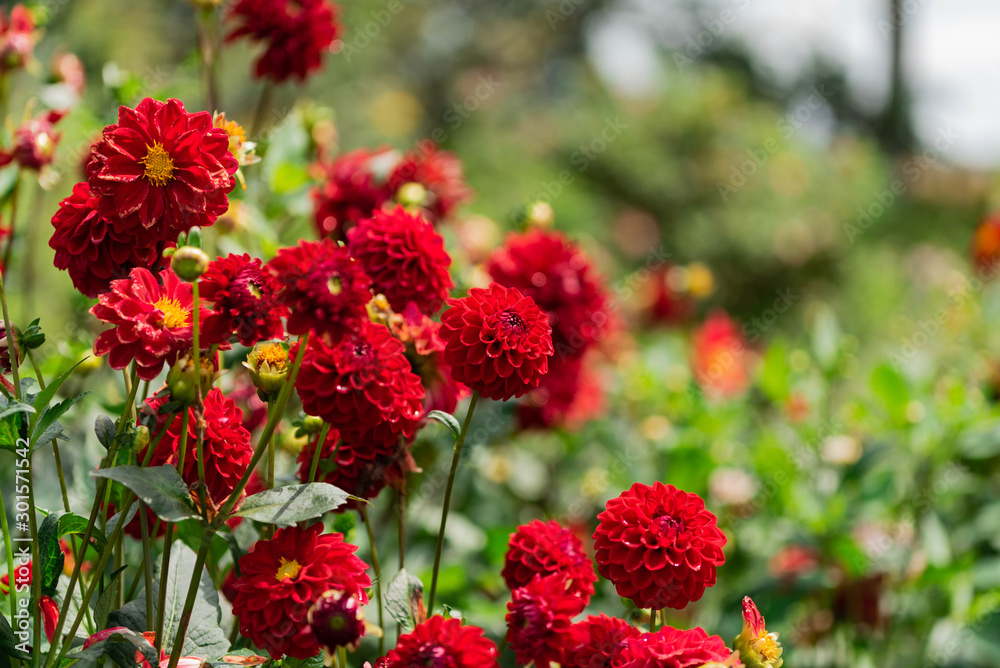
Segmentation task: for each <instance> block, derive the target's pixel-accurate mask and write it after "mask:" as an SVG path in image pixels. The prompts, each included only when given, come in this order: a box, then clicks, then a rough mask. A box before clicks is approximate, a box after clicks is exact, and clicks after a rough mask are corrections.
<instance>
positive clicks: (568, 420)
mask: <svg viewBox="0 0 1000 668" xmlns="http://www.w3.org/2000/svg"><path fill="white" fill-rule="evenodd" d="M588 362H589V360H588V355H585V356H584V357H568V358H565V359H559V356H558V355H553V356H552V359H550V360H549V372H548V373H547V374H545V375H544V376H542V380H541V381H540V382H539V383H538V387H536V388H535V389H533V390H531V391H530V392H528V394H527V396H526V397H525V398H524V399H523V400H522V403H520V404H519V405H518V407H517V421H518V426H520V428H521V429H530V428H533V427H539V428H542V429H548V428H551V427H563V428H566V429H570V430H576V429H580V428H581V427H583V426H584V425H585V424H586V423H587V422H589V421H591V420H594V419H596V418H598V417H600V416H601V415H602V413H604V409H605V401H604V387H603V386H602V382H601V379H600V378H599V377H598V375H597V373H596V372H595V371H594V370H593V369H592V368H591V367H590V364H589V363H588Z"/></svg>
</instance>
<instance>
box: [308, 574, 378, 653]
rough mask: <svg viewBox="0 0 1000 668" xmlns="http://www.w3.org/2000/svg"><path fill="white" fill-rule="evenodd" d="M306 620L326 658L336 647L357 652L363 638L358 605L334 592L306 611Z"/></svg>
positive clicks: (362, 624)
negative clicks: (307, 612) (324, 651)
mask: <svg viewBox="0 0 1000 668" xmlns="http://www.w3.org/2000/svg"><path fill="white" fill-rule="evenodd" d="M307 619H308V620H309V626H310V627H311V628H312V632H313V636H315V638H316V639H317V640H318V641H319V644H320V645H321V646H322V647H323V648H324V649H325V650H326V651H327V653H328V654H329V655H332V654H333V653H334V652H336V651H337V648H338V647H346V648H347V649H350V650H351V651H354V650H356V649H357V648H358V645H359V644H360V643H361V639H362V638H363V637H364V636H365V631H366V628H365V611H364V609H362V607H361V603H360V602H359V601H358V599H357V598H355V597H354V596H350V595H349V594H345V593H344V592H342V591H338V590H336V589H331V590H330V591H327V592H324V593H323V595H322V596H320V597H319V600H317V601H316V603H315V604H313V607H312V608H310V609H309V615H308V617H307ZM345 668H346V667H345Z"/></svg>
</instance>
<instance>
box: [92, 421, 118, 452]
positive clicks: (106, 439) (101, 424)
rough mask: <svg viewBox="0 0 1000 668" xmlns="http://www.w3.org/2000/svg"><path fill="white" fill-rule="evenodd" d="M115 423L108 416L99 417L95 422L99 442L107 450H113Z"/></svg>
mask: <svg viewBox="0 0 1000 668" xmlns="http://www.w3.org/2000/svg"><path fill="white" fill-rule="evenodd" d="M116 431H117V429H116V428H115V421H114V420H112V419H111V418H109V417H108V416H107V415H98V416H97V419H96V420H95V421H94V432H95V433H96V434H97V440H98V441H99V442H100V444H101V445H103V446H104V449H105V450H110V449H111V444H112V443H114V442H115V432H116Z"/></svg>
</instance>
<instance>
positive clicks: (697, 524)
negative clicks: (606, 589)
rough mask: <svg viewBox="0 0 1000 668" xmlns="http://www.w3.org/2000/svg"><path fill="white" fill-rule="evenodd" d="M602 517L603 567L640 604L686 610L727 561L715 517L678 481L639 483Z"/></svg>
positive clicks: (599, 552) (599, 554)
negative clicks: (651, 484) (717, 568)
mask: <svg viewBox="0 0 1000 668" xmlns="http://www.w3.org/2000/svg"><path fill="white" fill-rule="evenodd" d="M597 519H598V520H600V524H599V525H598V527H597V530H596V531H595V532H594V549H595V550H596V558H597V569H598V571H600V573H601V575H602V576H603V577H604V578H606V579H608V580H610V581H611V582H612V583H613V584H614V585H615V589H616V590H617V591H618V595H619V596H621V597H623V598H629V599H632V600H633V601H634V602H635V604H636V606H637V607H640V608H653V609H655V610H660V609H662V608H674V609H677V610H680V609H681V608H683V607H684V606H686V605H687V604H688V603H690V602H691V601H697V600H698V599H700V598H701V596H702V594H704V593H705V589H706V588H707V587H711V586H712V585H714V584H715V569H716V567H717V566H721V565H722V564H723V563H725V561H726V558H725V556H724V555H723V553H722V546H723V545H725V544H726V536H725V534H723V533H722V530H721V529H719V527H718V525H717V524H716V519H715V515H713V514H712V513H710V512H709V511H707V510H706V509H705V502H704V501H702V499H701V497H699V496H698V495H697V494H690V493H688V492H685V491H683V490H680V489H677V488H676V487H674V486H673V485H664V484H663V483H661V482H657V483H655V484H654V485H653V486H652V487H649V486H647V485H643V484H641V483H635V484H634V485H632V488H631V489H629V490H628V491H625V492H623V493H622V494H621V496H619V497H617V498H614V499H611V500H610V501H608V503H607V506H606V507H605V510H604V512H602V513H601V514H600V515H598V516H597Z"/></svg>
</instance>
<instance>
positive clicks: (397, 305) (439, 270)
mask: <svg viewBox="0 0 1000 668" xmlns="http://www.w3.org/2000/svg"><path fill="white" fill-rule="evenodd" d="M347 239H348V242H347V248H348V249H349V250H350V253H351V255H352V256H353V257H355V258H356V259H357V260H358V262H360V263H361V266H362V267H364V270H365V272H366V273H367V274H368V275H369V276H371V278H372V289H373V290H374V292H376V293H381V294H384V295H385V296H386V299H388V300H389V305H390V306H391V307H392V308H393V309H395V310H396V311H398V312H403V311H404V310H405V309H406V306H407V304H409V303H410V302H413V303H414V304H416V306H417V308H418V309H419V310H420V312H421V313H426V314H428V315H433V314H434V313H436V312H437V311H438V309H440V308H441V305H442V304H444V300H445V299H447V297H448V291H449V290H450V289H451V288H453V287H454V285H455V284H454V283H453V282H452V280H451V274H450V273H449V272H448V267H450V266H451V258H450V257H449V256H448V253H447V252H446V251H445V249H444V239H443V238H441V235H440V234H438V233H437V232H436V231H435V230H434V226H433V225H431V224H430V223H428V222H427V221H426V220H424V219H423V218H421V217H420V216H419V215H416V214H412V213H409V212H407V211H406V209H404V208H403V207H401V206H397V207H396V208H395V209H393V210H392V211H376V212H374V213H373V214H372V217H371V218H366V219H364V220H362V221H361V222H360V223H358V225H357V226H356V227H354V228H352V229H351V230H350V231H348V233H347Z"/></svg>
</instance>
